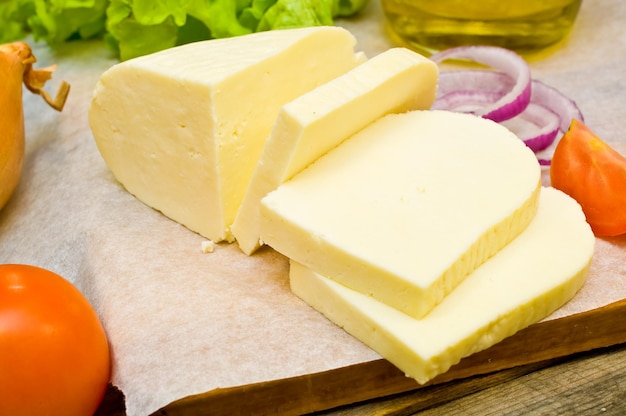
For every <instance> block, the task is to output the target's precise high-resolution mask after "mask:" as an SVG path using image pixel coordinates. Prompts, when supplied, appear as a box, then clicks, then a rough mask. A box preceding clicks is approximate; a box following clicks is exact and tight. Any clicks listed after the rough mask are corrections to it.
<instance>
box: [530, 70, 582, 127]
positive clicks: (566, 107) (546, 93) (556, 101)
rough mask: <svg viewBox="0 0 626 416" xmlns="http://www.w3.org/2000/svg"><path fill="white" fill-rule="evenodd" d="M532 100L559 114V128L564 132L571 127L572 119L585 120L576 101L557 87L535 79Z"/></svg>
mask: <svg viewBox="0 0 626 416" xmlns="http://www.w3.org/2000/svg"><path fill="white" fill-rule="evenodd" d="M531 101H532V102H534V103H537V104H541V106H543V107H545V108H547V109H549V110H550V111H552V112H553V113H555V114H556V115H558V116H559V119H560V124H559V128H560V130H561V131H562V132H566V131H567V130H568V129H569V126H570V124H571V123H572V120H574V119H576V120H579V121H583V122H584V121H585V120H584V119H583V115H582V113H581V111H580V109H579V108H578V106H577V105H576V102H575V101H574V100H572V99H570V98H568V97H566V96H565V95H563V94H562V93H561V92H560V91H559V90H557V89H556V88H553V87H550V86H548V85H546V84H545V83H543V82H541V81H537V80H533V86H532V95H531Z"/></svg>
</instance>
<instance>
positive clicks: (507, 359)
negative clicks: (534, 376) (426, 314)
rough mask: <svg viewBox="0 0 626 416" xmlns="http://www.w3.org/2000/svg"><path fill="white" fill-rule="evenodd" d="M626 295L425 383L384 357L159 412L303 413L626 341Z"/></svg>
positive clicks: (548, 324) (527, 332) (186, 401)
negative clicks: (419, 382) (399, 368)
mask: <svg viewBox="0 0 626 416" xmlns="http://www.w3.org/2000/svg"><path fill="white" fill-rule="evenodd" d="M625 318H626V299H624V300H621V301H618V302H615V303H612V304H610V305H607V306H604V307H601V308H598V309H594V310H590V311H587V312H582V313H578V314H575V315H570V316H566V317H562V318H557V319H554V320H548V321H544V322H540V323H537V324H535V325H532V326H530V327H528V328H526V329H524V330H522V331H520V332H518V333H517V334H515V335H514V336H512V337H509V338H507V339H505V340H504V341H502V342H500V343H498V344H496V345H494V346H493V347H491V348H489V349H487V350H485V351H482V352H479V353H476V354H474V355H472V356H469V357H467V358H465V359H463V360H462V361H461V362H460V363H459V364H457V365H455V366H454V367H452V368H451V369H450V370H449V371H448V372H446V373H444V374H441V375H440V376H438V377H437V378H435V379H434V380H432V381H431V382H430V383H428V384H426V385H423V386H420V385H418V384H417V383H416V382H415V381H414V380H412V379H409V378H407V377H405V376H404V374H403V373H402V372H401V371H400V370H398V369H397V368H396V367H394V366H393V365H392V364H390V363H389V362H388V361H386V360H384V359H380V360H375V361H370V362H365V363H361V364H358V365H353V366H349V367H344V368H337V369H335V370H331V371H327V372H323V373H316V374H308V375H304V376H300V377H295V378H289V379H282V380H274V381H268V382H264V383H258V384H252V385H248V386H243V387H240V388H229V389H218V390H214V391H210V392H207V393H204V394H199V395H195V396H189V397H185V398H183V399H180V400H178V401H175V402H173V403H171V404H169V405H168V406H166V407H164V408H163V409H161V410H160V411H159V412H157V413H155V415H157V414H158V415H180V416H188V415H197V414H202V413H205V412H210V414H211V415H233V414H246V415H254V414H258V415H261V414H277V415H297V414H304V413H309V412H313V411H317V410H323V409H329V408H333V407H336V406H341V405H345V404H349V403H355V402H359V401H363V400H368V399H373V398H378V397H383V396H387V395H391V394H396V393H401V392H406V391H410V390H415V389H419V388H421V387H425V386H429V385H433V384H441V383H445V382H448V381H452V380H457V379H461V378H465V377H470V376H475V375H480V374H487V373H491V372H495V371H499V370H503V369H508V368H512V367H516V366H522V365H526V364H531V363H537V362H540V361H544V360H549V359H552V358H557V357H563V356H567V355H571V354H574V353H578V352H582V351H588V350H591V349H595V348H601V347H607V346H611V345H616V344H620V343H625V342H626V319H625Z"/></svg>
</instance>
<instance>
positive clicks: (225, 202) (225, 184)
mask: <svg viewBox="0 0 626 416" xmlns="http://www.w3.org/2000/svg"><path fill="white" fill-rule="evenodd" d="M355 42H356V41H355V38H354V37H353V36H352V35H351V34H350V33H349V32H348V31H347V30H345V29H341V28H339V27H314V28H303V29H289V30H276V31H268V32H261V33H255V34H251V35H246V36H239V37H233V38H228V39H217V40H209V41H203V42H197V43H192V44H188V45H184V46H180V47H176V48H172V49H168V50H164V51H161V52H158V53H155V54H152V55H148V56H143V57H139V58H136V59H133V60H129V61H126V62H122V63H120V64H117V65H114V66H113V67H112V68H110V69H109V70H108V71H106V72H105V73H104V74H103V75H102V77H101V78H100V80H99V82H98V84H97V87H96V89H95V92H94V96H93V100H92V103H91V108H90V111H89V121H90V125H91V128H92V131H93V135H94V138H95V140H96V143H97V145H98V149H99V150H100V153H101V154H102V157H103V158H104V160H105V162H106V163H107V165H108V167H109V168H110V170H111V171H112V172H113V174H114V175H115V177H116V178H117V180H118V181H119V182H120V183H121V184H122V185H123V186H124V187H125V188H126V189H127V190H128V191H129V192H130V193H132V194H134V195H135V196H136V197H137V198H138V199H139V200H141V201H142V202H144V203H145V204H147V205H149V206H151V207H153V208H155V209H157V210H159V211H161V212H162V213H163V214H165V215H166V216H168V217H169V218H171V219H173V220H175V221H177V222H179V223H181V224H183V225H185V226H186V227H188V228H189V229H191V230H193V231H195V232H197V233H199V234H201V235H203V236H205V237H207V238H208V239H211V240H212V241H215V242H219V241H223V240H229V241H230V240H232V235H231V233H230V230H229V226H230V225H231V224H232V223H233V221H234V219H235V215H236V213H237V209H238V208H239V205H240V204H241V201H242V199H243V196H244V193H245V190H246V188H247V185H248V182H249V180H250V177H251V176H252V173H253V171H254V168H255V166H256V163H257V161H258V159H259V157H260V155H261V151H262V149H263V145H264V142H265V140H266V139H267V137H268V136H269V134H270V131H271V128H272V125H273V123H274V120H275V119H276V116H277V115H278V111H279V109H280V108H281V107H282V105H283V104H285V103H287V102H289V101H291V100H293V99H294V98H295V97H298V96H299V95H301V94H303V93H305V92H307V91H309V90H311V89H313V88H315V87H317V86H319V85H321V84H323V83H325V82H327V81H329V80H331V79H333V78H335V77H337V76H339V75H341V74H343V73H344V72H346V71H349V70H350V69H352V68H354V67H355V66H356V65H358V64H359V63H361V62H362V61H363V55H362V54H361V53H355V51H354V46H355Z"/></svg>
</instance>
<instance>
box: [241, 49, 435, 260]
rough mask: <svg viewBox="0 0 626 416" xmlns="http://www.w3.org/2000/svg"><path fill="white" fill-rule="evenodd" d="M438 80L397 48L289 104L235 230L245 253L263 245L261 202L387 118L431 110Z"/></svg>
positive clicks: (427, 64)
mask: <svg viewBox="0 0 626 416" xmlns="http://www.w3.org/2000/svg"><path fill="white" fill-rule="evenodd" d="M437 75H438V69H437V65H436V64H435V63H434V62H432V61H431V60H429V59H426V58H424V57H423V56H421V55H419V54H417V53H415V52H412V51H410V50H408V49H405V48H394V49H389V50H387V51H385V52H383V53H381V54H379V55H377V56H374V57H372V58H371V59H370V60H369V61H367V62H365V63H363V64H361V65H360V66H358V67H356V68H355V69H353V70H352V71H349V72H347V73H345V74H344V75H342V76H340V77H338V78H335V79H333V80H332V81H329V82H328V83H326V84H323V85H321V86H320V87H318V88H316V89H314V90H312V91H310V92H308V93H306V94H304V95H302V96H300V97H298V98H296V99H295V100H293V101H291V102H289V103H288V104H285V106H284V107H283V108H282V109H281V110H280V113H279V114H278V118H277V120H276V122H275V124H274V127H273V130H272V134H271V135H270V137H269V139H268V140H267V142H266V144H265V147H264V149H263V153H262V155H261V159H260V160H259V163H258V164H257V167H256V169H255V171H254V174H253V176H252V179H251V181H250V185H249V186H248V190H247V191H246V194H245V197H244V199H243V203H242V205H241V207H240V208H239V211H238V212H237V216H236V218H235V222H234V224H233V226H232V232H233V235H234V237H235V238H236V240H237V242H238V244H239V247H240V248H241V249H242V251H243V252H244V253H246V254H252V253H253V252H254V251H255V250H256V249H257V248H258V247H259V245H260V243H261V242H260V241H259V216H260V214H259V204H260V201H261V198H263V197H264V196H265V195H266V194H267V193H268V192H270V191H272V190H274V189H275V188H277V187H278V186H279V185H280V184H281V183H283V182H284V181H285V180H287V179H289V178H291V177H292V176H293V175H294V174H296V173H298V172H299V171H301V170H302V169H303V168H305V167H306V166H308V165H309V164H311V163H312V162H314V161H315V160H316V159H318V158H319V157H320V156H322V155H323V154H324V153H326V152H327V151H329V150H330V149H332V148H333V147H335V146H337V145H338V144H339V143H340V142H341V141H343V140H344V139H346V138H348V137H349V136H351V135H353V134H354V133H356V132H357V131H359V130H360V129H362V128H363V127H365V126H366V125H368V124H370V123H371V122H373V121H374V120H376V119H378V118H380V117H382V116H383V115H385V114H388V113H400V112H405V111H407V110H416V109H417V110H423V109H427V108H430V106H431V104H432V103H433V101H434V99H435V93H436V90H437Z"/></svg>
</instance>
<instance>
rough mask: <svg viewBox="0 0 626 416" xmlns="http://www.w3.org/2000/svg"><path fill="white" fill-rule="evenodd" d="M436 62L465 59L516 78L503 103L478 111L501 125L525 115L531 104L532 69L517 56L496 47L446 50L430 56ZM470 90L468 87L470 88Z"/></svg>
mask: <svg viewBox="0 0 626 416" xmlns="http://www.w3.org/2000/svg"><path fill="white" fill-rule="evenodd" d="M430 59H431V60H433V61H434V62H436V63H440V62H443V61H445V60H448V59H462V60H470V61H473V62H477V63H480V64H483V65H487V66H489V67H491V68H494V69H496V70H498V71H500V72H502V73H504V74H506V75H508V76H509V77H511V78H512V79H514V80H515V84H514V85H513V87H512V88H511V90H510V91H508V92H507V93H506V94H505V95H503V96H502V98H500V100H498V101H496V102H495V103H492V104H491V105H487V106H485V107H484V108H482V109H481V110H478V111H477V112H475V114H476V115H478V116H481V117H484V118H488V119H490V120H493V121H496V122H500V121H504V120H508V119H510V118H513V117H515V116H516V115H518V114H519V113H521V112H522V111H523V110H524V109H525V108H526V106H527V105H528V103H529V102H530V95H531V90H530V89H531V82H530V81H531V79H530V68H529V66H528V64H527V63H526V61H524V59H523V58H522V57H521V56H519V55H518V54H517V53H515V52H513V51H511V50H508V49H504V48H499V47H496V46H459V47H457V48H451V49H446V50H444V51H442V52H439V53H436V54H434V55H432V56H431V57H430ZM466 88H467V87H466Z"/></svg>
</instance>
